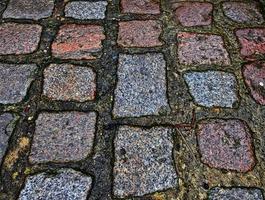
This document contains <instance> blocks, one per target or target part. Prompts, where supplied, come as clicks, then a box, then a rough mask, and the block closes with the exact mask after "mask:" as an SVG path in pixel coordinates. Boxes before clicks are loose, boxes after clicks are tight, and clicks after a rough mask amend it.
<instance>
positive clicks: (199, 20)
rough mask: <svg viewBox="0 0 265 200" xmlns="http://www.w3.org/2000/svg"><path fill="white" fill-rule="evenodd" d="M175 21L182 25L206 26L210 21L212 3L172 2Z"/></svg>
mask: <svg viewBox="0 0 265 200" xmlns="http://www.w3.org/2000/svg"><path fill="white" fill-rule="evenodd" d="M173 9H174V15H175V20H176V22H178V23H180V24H181V25H182V26H187V27H191V26H206V25H210V24H211V23H212V11H213V5H212V4H211V3H203V2H180V3H174V4H173Z"/></svg>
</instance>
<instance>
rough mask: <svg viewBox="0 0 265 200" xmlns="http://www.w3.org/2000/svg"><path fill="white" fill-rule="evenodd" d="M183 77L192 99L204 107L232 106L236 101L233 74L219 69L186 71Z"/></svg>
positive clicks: (235, 83)
mask: <svg viewBox="0 0 265 200" xmlns="http://www.w3.org/2000/svg"><path fill="white" fill-rule="evenodd" d="M184 79H185V81H186V83H187V84H188V87H189V91H190V93H191V95H192V96H193V98H194V101H195V102H196V103H197V104H199V105H201V106H205V107H227V108H232V107H234V103H236V102H237V101H238V97H237V82H236V78H235V76H234V75H233V74H231V73H227V72H221V71H207V72H187V73H185V74H184Z"/></svg>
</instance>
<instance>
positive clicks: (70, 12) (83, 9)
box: [64, 1, 108, 20]
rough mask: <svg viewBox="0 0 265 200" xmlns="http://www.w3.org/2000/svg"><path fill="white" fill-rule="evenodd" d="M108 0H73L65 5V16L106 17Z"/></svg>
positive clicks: (80, 17) (78, 17)
mask: <svg viewBox="0 0 265 200" xmlns="http://www.w3.org/2000/svg"><path fill="white" fill-rule="evenodd" d="M107 5H108V3H107V1H97V2H85V1H73V2H69V3H68V4H67V5H66V6H65V11H64V12H65V16H66V17H72V18H74V19H81V20H83V19H104V18H105V12H106V8H107Z"/></svg>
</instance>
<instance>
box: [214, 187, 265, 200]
mask: <svg viewBox="0 0 265 200" xmlns="http://www.w3.org/2000/svg"><path fill="white" fill-rule="evenodd" d="M228 199H231V200H232V199H233V200H264V198H263V195H262V190H261V189H258V188H236V187H234V188H218V187H217V188H213V189H211V190H210V192H209V200H228Z"/></svg>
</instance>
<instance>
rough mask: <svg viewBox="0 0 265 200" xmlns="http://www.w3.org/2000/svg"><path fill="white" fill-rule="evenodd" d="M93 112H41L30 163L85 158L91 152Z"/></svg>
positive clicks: (93, 125)
mask: <svg viewBox="0 0 265 200" xmlns="http://www.w3.org/2000/svg"><path fill="white" fill-rule="evenodd" d="M95 126H96V113H94V112H91V113H83V112H75V111H72V112H60V113H41V114H40V115H39V116H38V119H37V120H36V130H35V133H34V138H33V145H32V148H31V154H30V157H29V160H30V162H31V163H45V162H68V161H79V160H82V159H85V158H86V157H87V156H88V155H89V154H90V153H91V151H92V148H93V143H94V135H95Z"/></svg>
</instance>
